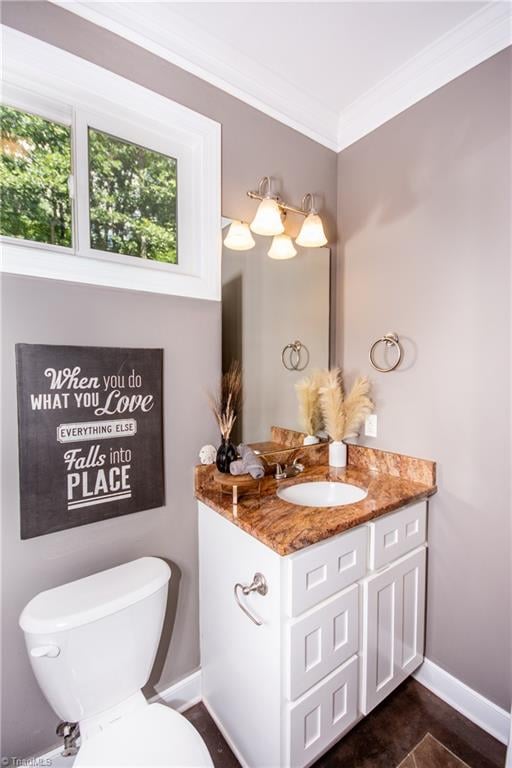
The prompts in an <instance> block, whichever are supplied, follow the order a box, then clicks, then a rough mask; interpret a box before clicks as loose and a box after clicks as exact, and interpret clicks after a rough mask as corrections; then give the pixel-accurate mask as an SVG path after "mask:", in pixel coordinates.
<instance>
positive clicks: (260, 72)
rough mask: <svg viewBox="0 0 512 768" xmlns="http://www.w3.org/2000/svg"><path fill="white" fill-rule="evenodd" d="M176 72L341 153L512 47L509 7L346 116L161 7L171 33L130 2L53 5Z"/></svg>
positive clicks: (477, 16) (482, 19) (439, 45)
mask: <svg viewBox="0 0 512 768" xmlns="http://www.w3.org/2000/svg"><path fill="white" fill-rule="evenodd" d="M50 2H52V3H53V4H54V5H58V6H60V7H61V8H64V9H65V10H67V11H70V12H72V13H75V14H77V15H78V16H81V17H82V18H83V19H86V20H87V21H90V22H92V23H93V24H96V25H98V26H100V27H103V28H105V29H108V30H109V31H111V32H113V33H114V34H116V35H119V36H120V37H123V38H124V39H126V40H129V41H130V42H132V43H135V44H136V45H138V46H140V47H142V48H145V49H146V50H148V51H150V52H151V53H154V54H155V55H157V56H159V57H161V58H163V59H165V60H166V61H169V62H171V63H172V64H175V65H176V66H178V67H180V68H181V69H184V70H186V71H187V72H190V73H191V74H193V75H196V76H197V77H199V78H201V79H202V80H205V81H206V82H208V83H210V84H211V85H214V86H216V87H217V88H220V89H221V90H223V91H225V92H226V93H229V94H230V95H231V96H234V97H236V98H237V99H240V100H241V101H243V102H244V103H246V104H249V105H250V106H252V107H254V108H256V109H258V110H259V111H261V112H263V113H265V114H266V115H268V116H269V117H272V118H274V119H275V120H278V121H279V122H281V123H283V124H285V125H287V126H289V127H290V128H293V129H294V130H296V131H299V132H300V133H302V134H304V135H305V136H308V137H309V138H310V139H313V140H314V141H316V142H317V143H319V144H322V145H323V146H325V147H328V148H329V149H332V150H334V151H335V152H339V151H341V150H342V149H345V148H346V147H348V146H349V145H350V144H353V143H354V142H355V141H358V140H359V139H361V138H362V137H363V136H365V135H366V134H367V133H370V132H371V131H373V130H375V128H378V127H379V126H380V125H382V124H383V123H385V122H387V121H388V120H390V119H391V118H393V117H395V116H396V115H398V114H400V112H403V111H404V110H406V109H408V108H409V107H411V106H412V105H413V104H416V103H417V102H418V101H420V100H421V99H423V98H425V96H428V95H429V94H431V93H433V92H434V91H436V90H437V89H438V88H441V87H442V86H443V85H446V84H447V83H449V82H450V81H451V80H453V79H455V78H456V77H459V75H462V74H463V73H464V72H467V71H468V70H469V69H472V68H473V67H475V66H477V65H478V64H480V63H481V62H483V61H485V59H488V58H489V57H490V56H493V55H494V54H496V53H498V52H499V51H501V50H503V49H504V48H506V47H507V46H509V45H512V6H511V5H510V4H509V3H508V2H503V1H499V0H498V1H497V2H489V3H488V4H487V5H485V6H484V7H483V8H482V9H480V10H479V11H476V12H475V13H474V14H472V15H471V16H469V17H468V18H467V19H466V20H465V21H463V22H462V23H461V24H459V25H458V26H456V27H455V28H454V29H452V30H450V31H449V32H447V33H446V34H445V35H443V36H441V37H440V38H438V39H437V40H436V41H434V42H433V43H432V44H431V45H430V46H428V47H427V48H424V49H423V50H422V51H420V52H419V53H418V54H417V55H416V56H414V57H413V58H412V59H409V61H407V62H406V63H405V64H404V65H402V66H401V67H400V68H398V69H396V70H395V71H394V72H392V73H391V74H390V75H389V76H388V77H386V78H384V79H383V80H382V81H381V82H380V83H378V84H377V85H376V86H375V87H374V88H372V89H371V90H369V91H367V92H366V93H364V94H363V95H362V96H361V97H360V98H359V99H357V100H356V101H355V102H353V103H352V104H350V105H349V106H348V107H346V108H345V109H343V110H342V111H341V112H340V113H339V114H338V113H337V112H336V110H334V109H330V108H328V107H326V106H325V105H324V104H320V103H318V102H317V101H316V100H315V99H313V98H311V97H309V96H306V95H305V94H304V93H303V92H302V91H301V90H300V88H297V87H296V86H294V85H292V84H291V83H290V82H288V81H287V80H286V79H285V78H282V77H280V76H279V75H276V74H275V73H274V72H272V71H271V70H270V69H269V68H267V67H266V66H264V65H262V64H258V63H257V62H255V61H254V60H253V59H251V58H249V57H248V56H244V55H243V54H240V53H239V52H238V51H234V50H232V55H231V56H230V57H228V58H230V59H231V60H233V61H236V62H237V66H236V67H235V66H231V65H229V64H227V63H226V61H225V56H224V55H223V54H225V51H226V45H225V44H223V43H220V42H219V41H218V40H217V39H216V38H215V37H214V36H213V35H211V34H209V33H207V32H205V31H203V30H199V29H198V28H197V26H195V25H194V24H192V23H190V22H189V21H187V20H186V19H183V17H180V16H179V14H176V13H173V12H172V10H171V9H170V8H169V6H168V5H167V6H166V14H167V19H172V30H171V31H169V29H168V25H166V27H165V30H164V29H163V28H162V26H161V25H158V23H157V22H155V21H154V20H151V19H149V20H148V18H146V17H145V16H144V15H142V14H141V13H140V11H139V12H138V11H137V10H136V8H135V6H134V5H133V4H131V3H123V2H106V3H105V2H94V1H93V0H85V1H83V2H82V0H76V1H75V0H50Z"/></svg>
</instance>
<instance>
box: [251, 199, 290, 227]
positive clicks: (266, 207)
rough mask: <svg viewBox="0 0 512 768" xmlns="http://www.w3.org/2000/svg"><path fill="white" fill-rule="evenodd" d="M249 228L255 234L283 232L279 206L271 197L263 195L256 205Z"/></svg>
mask: <svg viewBox="0 0 512 768" xmlns="http://www.w3.org/2000/svg"><path fill="white" fill-rule="evenodd" d="M251 229H252V231H253V232H256V234H257V235H280V234H281V233H282V232H284V226H283V222H282V220H281V211H280V208H279V206H278V204H277V203H276V201H275V200H273V199H272V198H271V197H265V198H264V199H263V200H262V201H261V203H260V204H259V205H258V210H257V211H256V216H255V217H254V219H253V220H252V222H251Z"/></svg>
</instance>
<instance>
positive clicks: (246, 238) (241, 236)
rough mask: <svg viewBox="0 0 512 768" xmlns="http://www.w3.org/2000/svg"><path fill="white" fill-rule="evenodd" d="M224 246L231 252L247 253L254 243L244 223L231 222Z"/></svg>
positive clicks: (247, 226)
mask: <svg viewBox="0 0 512 768" xmlns="http://www.w3.org/2000/svg"><path fill="white" fill-rule="evenodd" d="M224 245H225V246H226V248H230V249H231V250H232V251H249V250H250V249H251V248H254V246H255V245H256V243H255V242H254V237H253V236H252V235H251V230H250V229H249V225H248V224H247V223H246V222H245V221H232V222H231V225H230V227H229V230H228V233H227V235H226V237H225V238H224Z"/></svg>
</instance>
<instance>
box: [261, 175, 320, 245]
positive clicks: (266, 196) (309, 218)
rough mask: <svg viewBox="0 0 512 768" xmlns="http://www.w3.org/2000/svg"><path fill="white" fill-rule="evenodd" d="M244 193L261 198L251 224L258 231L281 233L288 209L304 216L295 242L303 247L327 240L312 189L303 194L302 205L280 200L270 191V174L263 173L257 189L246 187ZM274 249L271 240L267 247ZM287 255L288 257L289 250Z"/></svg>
mask: <svg viewBox="0 0 512 768" xmlns="http://www.w3.org/2000/svg"><path fill="white" fill-rule="evenodd" d="M247 195H248V197H250V198H251V199H252V200H261V202H260V204H259V206H258V210H257V211H256V216H255V217H254V219H253V220H252V222H251V225H250V226H251V229H252V231H253V232H256V233H257V234H258V235H274V236H276V235H283V234H284V225H283V221H282V214H283V213H286V212H287V211H290V212H291V213H297V214H299V215H300V216H305V220H304V223H303V224H302V227H301V230H300V232H299V235H298V237H297V238H296V240H295V242H296V243H297V245H301V246H303V247H304V248H320V247H321V246H322V245H325V244H326V243H327V238H326V236H325V232H324V226H323V224H322V219H321V218H320V216H319V215H318V211H317V210H316V208H315V201H314V197H313V195H312V194H311V192H308V193H307V194H305V195H304V197H303V198H302V203H301V207H300V208H295V206H293V205H289V204H288V203H285V202H284V201H283V200H280V199H279V196H278V195H272V193H271V178H270V176H263V178H262V179H260V182H259V184H258V190H257V191H249V192H247ZM282 242H284V241H282ZM280 247H281V248H282V247H283V246H282V245H281V246H280ZM273 249H274V243H272V246H271V248H270V250H271V251H272V250H273ZM288 250H289V249H288ZM294 255H295V254H294ZM269 256H270V251H269ZM273 258H276V257H273ZM277 258H279V257H277ZM280 258H282V257H280ZM286 258H291V254H290V255H289V256H287V257H286Z"/></svg>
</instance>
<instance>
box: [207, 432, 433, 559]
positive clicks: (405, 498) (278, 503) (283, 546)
mask: <svg viewBox="0 0 512 768" xmlns="http://www.w3.org/2000/svg"><path fill="white" fill-rule="evenodd" d="M312 449H313V450H312V451H308V449H307V448H306V447H304V448H295V449H294V455H297V453H299V454H300V455H299V459H300V460H301V461H303V462H305V463H307V464H309V466H306V469H305V470H304V472H302V473H301V474H299V475H297V476H296V477H294V478H288V479H286V480H275V479H274V478H273V477H272V476H271V475H266V476H265V477H264V478H263V480H262V481H261V489H260V493H259V494H258V493H257V492H251V493H249V494H248V493H244V494H243V495H241V497H240V498H239V501H238V504H237V505H236V506H235V505H233V503H232V498H231V496H230V495H229V494H225V493H224V494H223V493H222V491H221V490H220V489H219V486H218V485H217V484H216V483H215V481H214V477H213V469H212V468H211V467H197V468H196V498H197V499H199V500H200V501H202V502H204V503H205V504H206V505H207V506H209V507H211V508H212V509H214V510H215V511H217V512H218V513H219V514H220V515H222V516H223V517H225V518H226V519H227V520H230V521H231V522H232V523H233V524H234V525H237V526H238V527H239V528H242V529H243V530H244V531H246V532H247V533H249V534H250V535H251V536H254V537H255V538H256V539H258V540H259V541H261V542H262V543H263V544H265V545H266V546H268V547H270V548H271V549H273V550H274V551H275V552H277V553H278V554H279V555H289V554H291V553H293V552H296V551H297V550H300V549H303V548H304V547H309V546H310V545H311V544H316V543H317V542H319V541H323V540H324V539H328V538H329V537H331V536H336V535H337V534H339V533H343V531H347V530H348V529H350V528H354V527H355V526H358V525H361V524H362V523H367V522H368V521H369V520H373V519H375V518H376V517H379V516H381V515H385V514H387V513H388V512H392V511H393V510H396V509H398V508H399V507H402V506H404V505H406V504H410V503H412V502H415V501H421V500H423V499H426V498H428V497H429V496H432V495H433V494H434V493H435V492H436V490H437V488H436V484H435V464H434V462H430V461H425V460H422V459H412V458H409V457H406V456H401V455H400V454H394V453H387V452H384V451H376V450H372V449H366V448H364V447H362V446H349V459H348V466H347V467H345V468H344V469H333V468H331V467H329V466H328V464H327V462H326V459H327V456H326V448H323V449H322V448H320V449H319V448H318V446H312ZM308 459H309V460H308ZM315 480H334V481H336V480H338V481H341V482H345V483H352V484H353V485H357V486H359V487H360V488H364V489H365V490H367V491H368V495H367V496H366V498H365V499H363V500H362V501H359V502H357V503H355V504H347V505H345V506H342V507H303V506H297V505H295V504H290V503H289V502H286V501H284V500H283V499H280V498H279V497H278V496H277V495H276V491H277V488H278V487H281V488H283V487H285V486H287V485H292V484H293V485H295V484H296V483H303V482H311V481H315Z"/></svg>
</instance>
